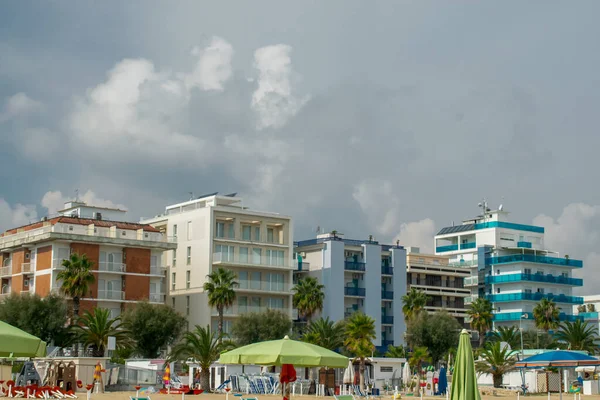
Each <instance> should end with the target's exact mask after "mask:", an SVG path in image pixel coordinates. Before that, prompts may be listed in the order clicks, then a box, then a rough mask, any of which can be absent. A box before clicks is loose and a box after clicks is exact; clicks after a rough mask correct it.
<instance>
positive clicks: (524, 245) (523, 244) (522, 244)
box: [517, 242, 533, 249]
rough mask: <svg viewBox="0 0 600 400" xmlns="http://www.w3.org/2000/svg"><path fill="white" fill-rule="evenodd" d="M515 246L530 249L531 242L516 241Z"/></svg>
mask: <svg viewBox="0 0 600 400" xmlns="http://www.w3.org/2000/svg"><path fill="white" fill-rule="evenodd" d="M517 247H522V248H524V249H531V248H532V247H533V244H532V243H531V242H517Z"/></svg>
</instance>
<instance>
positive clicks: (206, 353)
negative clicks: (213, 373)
mask: <svg viewBox="0 0 600 400" xmlns="http://www.w3.org/2000/svg"><path fill="white" fill-rule="evenodd" d="M221 339H222V337H221V335H219V334H218V333H216V332H211V330H210V326H209V325H207V326H206V328H203V327H201V326H199V325H196V330H195V331H191V332H186V333H184V335H183V338H182V341H181V342H180V343H178V344H177V345H175V346H174V347H173V349H172V351H171V354H169V357H168V359H167V362H171V361H176V360H179V361H185V360H188V359H192V360H194V361H195V362H197V363H198V365H199V366H200V368H201V370H200V386H201V387H202V389H204V390H205V391H208V390H209V389H210V366H211V365H212V364H213V363H214V362H215V361H217V360H218V359H219V357H220V355H221V353H222V352H223V351H225V350H229V349H230V348H231V347H232V346H231V343H230V342H223V341H222V340H221Z"/></svg>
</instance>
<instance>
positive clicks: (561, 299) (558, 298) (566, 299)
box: [487, 292, 583, 304]
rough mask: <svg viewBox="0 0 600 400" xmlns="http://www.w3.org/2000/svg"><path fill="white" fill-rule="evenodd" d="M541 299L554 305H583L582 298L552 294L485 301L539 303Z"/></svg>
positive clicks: (514, 295)
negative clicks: (554, 303)
mask: <svg viewBox="0 0 600 400" xmlns="http://www.w3.org/2000/svg"><path fill="white" fill-rule="evenodd" d="M543 298H546V299H549V300H553V301H554V302H556V303H568V304H583V297H576V296H567V295H564V294H559V295H554V294H552V293H526V292H518V293H506V294H491V295H487V299H488V300H489V301H491V302H492V303H499V302H505V301H540V300H541V299H543Z"/></svg>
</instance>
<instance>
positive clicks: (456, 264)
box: [448, 260, 477, 268]
mask: <svg viewBox="0 0 600 400" xmlns="http://www.w3.org/2000/svg"><path fill="white" fill-rule="evenodd" d="M448 266H450V267H458V268H467V267H476V266H477V260H460V261H452V262H449V263H448Z"/></svg>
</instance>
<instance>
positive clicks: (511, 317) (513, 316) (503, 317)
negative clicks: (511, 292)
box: [493, 312, 583, 322]
mask: <svg viewBox="0 0 600 400" xmlns="http://www.w3.org/2000/svg"><path fill="white" fill-rule="evenodd" d="M524 316H527V318H523V317H524ZM493 318H494V321H518V320H519V319H521V320H523V321H527V320H529V321H534V319H533V313H530V312H510V313H500V314H494V316H493ZM558 318H559V320H560V321H569V322H574V321H576V320H578V319H583V317H582V316H581V315H579V316H578V315H567V314H565V313H560V314H559V315H558Z"/></svg>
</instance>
